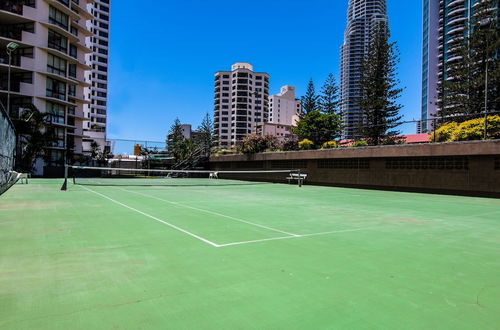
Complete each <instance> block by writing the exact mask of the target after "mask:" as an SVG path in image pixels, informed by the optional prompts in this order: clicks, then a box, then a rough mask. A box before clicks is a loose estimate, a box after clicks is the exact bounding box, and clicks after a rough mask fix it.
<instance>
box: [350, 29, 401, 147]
mask: <svg viewBox="0 0 500 330" xmlns="http://www.w3.org/2000/svg"><path fill="white" fill-rule="evenodd" d="M373 32H374V34H373V38H372V42H371V43H370V46H369V49H368V54H367V56H366V57H365V59H364V61H363V63H362V65H361V79H360V89H361V91H360V92H361V98H360V100H359V106H360V108H361V110H362V113H363V119H364V122H363V127H362V128H361V129H360V133H361V134H360V135H361V136H362V137H363V138H365V139H366V140H367V142H368V143H369V144H372V145H379V144H387V143H390V141H391V140H395V139H396V138H397V135H399V134H400V132H399V131H397V130H394V128H395V127H397V126H399V125H400V123H401V118H402V116H400V115H399V110H400V109H401V105H400V104H399V103H397V99H398V98H399V96H400V94H401V92H402V91H403V90H402V88H398V84H399V80H398V79H397V77H396V66H397V64H398V63H399V52H398V50H397V47H396V45H395V43H389V34H390V33H389V29H388V27H387V25H386V24H385V23H379V24H378V26H377V27H376V29H375V31H373Z"/></svg>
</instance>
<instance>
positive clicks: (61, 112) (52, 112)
mask: <svg viewBox="0 0 500 330" xmlns="http://www.w3.org/2000/svg"><path fill="white" fill-rule="evenodd" d="M45 109H46V111H47V113H48V114H49V121H50V122H51V123H57V124H64V123H65V112H66V109H65V107H64V105H61V104H57V103H52V102H47V103H46V105H45Z"/></svg>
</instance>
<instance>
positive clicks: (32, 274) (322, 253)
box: [0, 179, 500, 329]
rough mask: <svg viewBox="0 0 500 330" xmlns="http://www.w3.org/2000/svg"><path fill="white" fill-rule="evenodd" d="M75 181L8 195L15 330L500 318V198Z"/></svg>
mask: <svg viewBox="0 0 500 330" xmlns="http://www.w3.org/2000/svg"><path fill="white" fill-rule="evenodd" d="M220 182H221V183H223V182H224V181H222V180H220ZM61 183H62V181H61V180H45V179H44V180H42V179H40V180H31V182H30V184H29V185H19V184H17V185H15V186H14V187H12V188H11V189H10V190H9V191H8V192H7V193H5V194H4V195H3V196H1V197H0V328H2V329H152V328H156V329H284V328H286V329H316V328H337V329H374V328H375V329H423V328H443V329H498V328H499V324H500V200H497V199H481V198H469V197H455V196H443V195H426V194H410V193H398V192H382V191H369V190H356V189H342V188H330V187H314V186H307V185H306V186H304V187H303V188H299V187H298V186H296V185H283V184H247V185H233V184H228V185H223V184H219V186H214V185H213V183H211V186H204V185H203V184H202V183H203V181H198V182H197V183H198V184H197V185H192V186H190V185H186V186H158V187H145V186H78V185H76V186H75V185H73V184H69V187H68V188H69V189H68V191H67V192H62V191H60V190H59V188H60V186H61Z"/></svg>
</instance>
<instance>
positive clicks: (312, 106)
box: [300, 79, 319, 116]
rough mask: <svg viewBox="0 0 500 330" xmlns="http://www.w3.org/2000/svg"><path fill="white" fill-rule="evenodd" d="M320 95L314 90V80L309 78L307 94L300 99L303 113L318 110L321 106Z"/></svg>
mask: <svg viewBox="0 0 500 330" xmlns="http://www.w3.org/2000/svg"><path fill="white" fill-rule="evenodd" d="M318 100H319V96H318V95H316V92H315V90H314V83H313V80H312V79H310V80H309V84H308V85H307V91H306V95H304V96H302V97H301V99H300V101H301V103H302V115H303V116H304V115H307V114H308V113H310V112H313V111H316V110H318V108H319V104H318Z"/></svg>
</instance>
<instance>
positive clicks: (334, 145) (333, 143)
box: [321, 141, 339, 149]
mask: <svg viewBox="0 0 500 330" xmlns="http://www.w3.org/2000/svg"><path fill="white" fill-rule="evenodd" d="M338 146H339V145H338V144H337V142H336V141H327V142H325V143H323V145H322V146H321V149H335V148H337V147H338Z"/></svg>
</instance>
